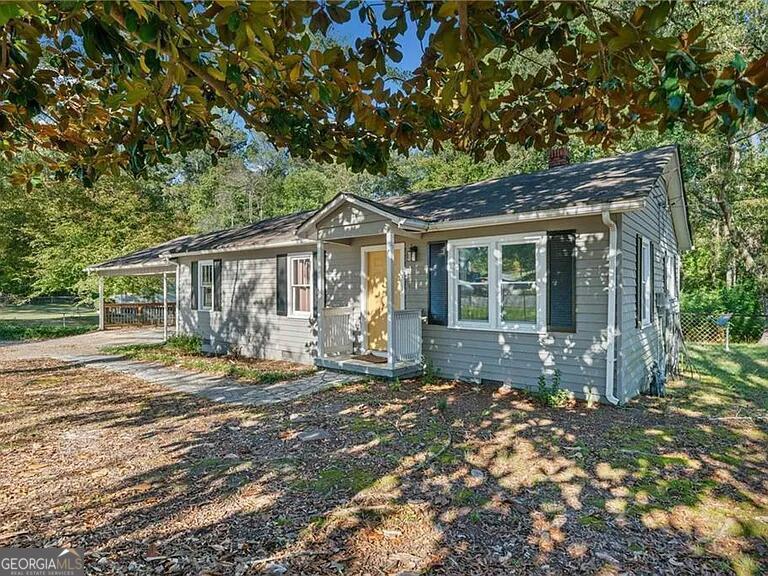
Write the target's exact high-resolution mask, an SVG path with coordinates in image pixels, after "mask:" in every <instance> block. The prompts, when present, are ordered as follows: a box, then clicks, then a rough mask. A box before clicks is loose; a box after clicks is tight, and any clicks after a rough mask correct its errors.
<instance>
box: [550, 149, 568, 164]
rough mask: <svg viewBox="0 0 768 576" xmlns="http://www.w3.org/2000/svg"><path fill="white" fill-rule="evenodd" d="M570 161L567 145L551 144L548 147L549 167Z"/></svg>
mask: <svg viewBox="0 0 768 576" xmlns="http://www.w3.org/2000/svg"><path fill="white" fill-rule="evenodd" d="M570 163H571V153H570V151H569V150H568V146H553V147H552V148H550V149H549V167H550V168H557V167H558V166H567V165H568V164H570Z"/></svg>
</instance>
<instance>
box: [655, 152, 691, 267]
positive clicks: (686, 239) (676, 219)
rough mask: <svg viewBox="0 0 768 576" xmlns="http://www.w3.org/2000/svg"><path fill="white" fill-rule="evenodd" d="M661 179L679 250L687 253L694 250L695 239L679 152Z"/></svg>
mask: <svg viewBox="0 0 768 576" xmlns="http://www.w3.org/2000/svg"><path fill="white" fill-rule="evenodd" d="M661 177H662V178H663V179H664V183H665V184H666V185H665V186H664V189H665V190H666V194H667V204H668V205H669V212H670V214H669V215H670V217H671V218H672V227H673V228H674V230H675V239H676V240H677V248H678V251H679V252H685V251H687V250H690V249H691V248H693V238H692V237H691V228H690V226H689V223H688V222H689V221H688V205H687V203H686V201H685V188H684V184H683V175H682V167H681V166H680V153H679V151H678V153H677V154H675V160H674V163H673V162H670V163H669V164H667V166H666V168H665V169H664V172H663V174H662V175H661Z"/></svg>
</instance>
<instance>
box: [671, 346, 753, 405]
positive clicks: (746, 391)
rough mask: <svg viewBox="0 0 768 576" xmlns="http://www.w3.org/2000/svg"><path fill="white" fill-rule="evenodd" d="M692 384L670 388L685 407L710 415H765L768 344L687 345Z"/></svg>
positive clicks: (688, 373) (687, 373) (687, 372)
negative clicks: (726, 349) (726, 348)
mask: <svg viewBox="0 0 768 576" xmlns="http://www.w3.org/2000/svg"><path fill="white" fill-rule="evenodd" d="M688 352H689V356H690V363H691V366H692V370H691V369H688V368H687V367H686V375H687V376H690V378H689V381H695V382H696V384H695V385H689V386H685V387H677V388H676V387H673V388H672V394H673V396H674V397H675V398H676V399H678V400H680V401H682V402H684V405H685V406H686V408H688V409H692V408H694V407H695V409H696V410H697V411H700V412H704V413H706V414H707V415H709V416H723V415H727V414H730V415H737V414H741V415H743V416H754V415H755V414H762V415H763V416H765V415H766V411H768V347H766V346H762V345H759V344H731V351H730V352H726V351H725V350H724V349H723V346H722V345H711V344H696V345H689V346H688Z"/></svg>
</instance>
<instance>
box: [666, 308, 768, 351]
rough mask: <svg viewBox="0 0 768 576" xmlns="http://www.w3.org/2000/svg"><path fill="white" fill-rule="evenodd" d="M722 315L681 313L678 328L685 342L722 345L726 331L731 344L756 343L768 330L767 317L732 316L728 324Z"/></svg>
mask: <svg viewBox="0 0 768 576" xmlns="http://www.w3.org/2000/svg"><path fill="white" fill-rule="evenodd" d="M723 316H724V315H723V314H712V313H703V312H682V313H681V314H680V327H681V329H682V332H683V340H684V341H685V342H695V343H700V344H722V343H724V342H725V336H726V330H727V331H728V332H729V334H728V338H729V340H730V341H731V342H745V343H750V342H757V341H758V340H760V337H761V336H762V335H763V332H764V331H765V330H766V328H768V317H766V316H761V315H742V314H734V315H733V316H731V319H730V321H729V322H724V321H723Z"/></svg>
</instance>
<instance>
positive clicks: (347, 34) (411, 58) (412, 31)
mask: <svg viewBox="0 0 768 576" xmlns="http://www.w3.org/2000/svg"><path fill="white" fill-rule="evenodd" d="M373 10H374V11H375V12H376V16H377V19H378V21H379V22H380V26H385V25H387V24H388V23H391V21H387V20H384V19H383V18H382V17H381V13H382V11H383V6H380V5H374V6H373ZM434 29H435V28H434V24H433V27H432V28H430V29H429V30H427V33H426V35H425V36H424V45H425V46H426V45H427V43H428V40H429V35H430V34H431V33H432V32H433V31H434ZM331 34H332V36H333V37H334V38H336V39H337V40H338V41H339V42H341V43H344V44H349V45H351V46H354V45H355V40H356V39H358V38H368V37H369V36H370V28H369V26H368V22H367V21H366V22H362V23H361V22H360V18H359V17H358V12H357V10H353V11H352V18H351V19H350V20H349V21H348V22H346V23H344V24H333V28H332V29H331ZM398 41H399V42H400V51H401V52H402V53H403V59H402V60H401V61H400V62H389V64H390V65H392V66H394V67H396V68H399V69H401V70H404V71H409V72H410V71H413V70H415V69H416V68H418V66H419V64H421V56H422V49H421V42H420V41H419V38H418V36H416V26H415V25H414V24H412V23H411V22H410V21H408V28H407V29H406V31H405V34H403V35H402V36H400V37H399V38H398Z"/></svg>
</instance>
